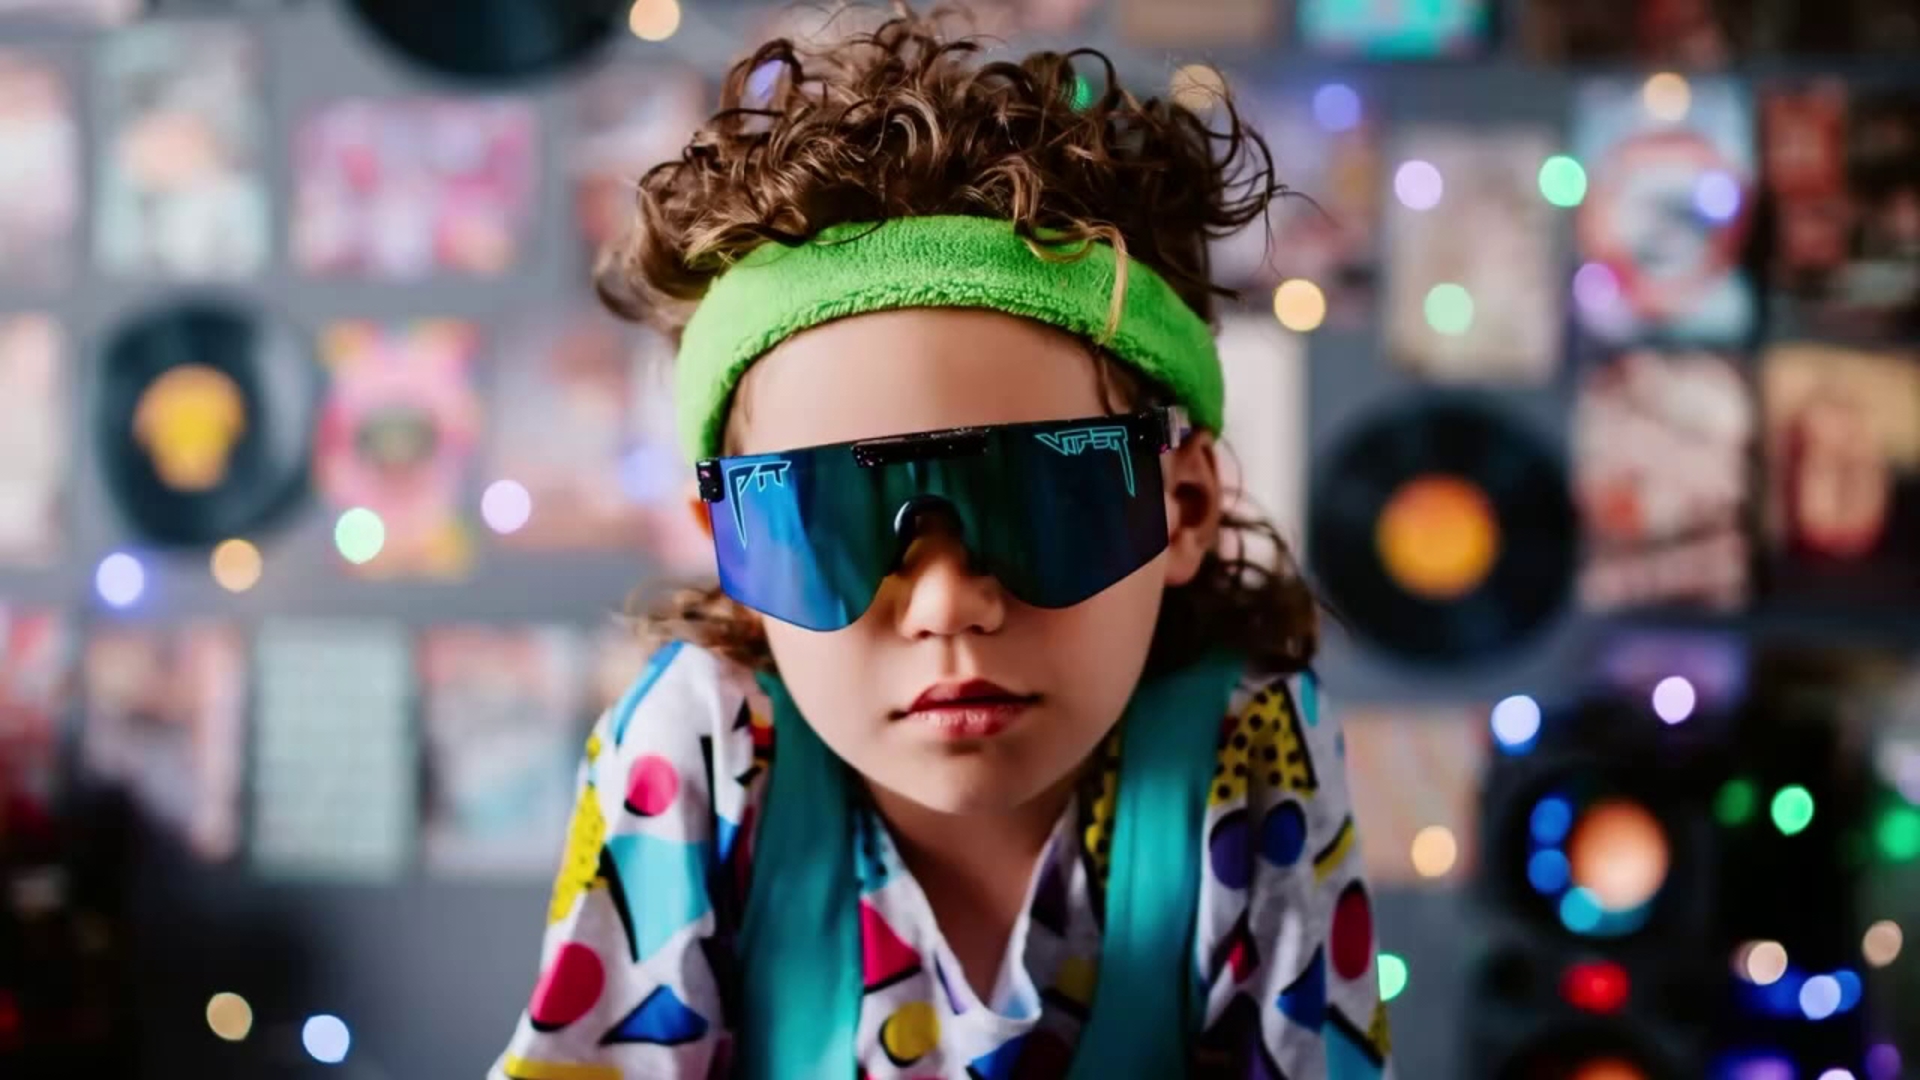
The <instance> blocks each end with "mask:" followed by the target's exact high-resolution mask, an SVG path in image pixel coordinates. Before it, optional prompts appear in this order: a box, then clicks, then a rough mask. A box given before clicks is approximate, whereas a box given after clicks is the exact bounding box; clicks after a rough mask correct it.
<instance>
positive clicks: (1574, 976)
mask: <svg viewBox="0 0 1920 1080" xmlns="http://www.w3.org/2000/svg"><path fill="white" fill-rule="evenodd" d="M1628 990H1629V986H1628V981H1627V973H1626V970H1625V969H1623V968H1622V967H1621V966H1620V965H1619V964H1615V963H1612V962H1610V961H1606V960H1594V961H1589V962H1587V963H1583V964H1575V965H1573V966H1572V967H1570V968H1568V969H1567V973H1566V974H1565V975H1564V976H1562V977H1561V979H1560V996H1561V997H1563V998H1565V999H1566V1001H1567V1004H1569V1005H1571V1006H1573V1007H1574V1008H1576V1009H1579V1010H1581V1011H1582V1012H1590V1013H1598V1014H1603V1015H1604V1014H1606V1013H1612V1012H1619V1011H1620V1007H1621V1006H1622V1005H1625V1004H1626V1003H1627V993H1628Z"/></svg>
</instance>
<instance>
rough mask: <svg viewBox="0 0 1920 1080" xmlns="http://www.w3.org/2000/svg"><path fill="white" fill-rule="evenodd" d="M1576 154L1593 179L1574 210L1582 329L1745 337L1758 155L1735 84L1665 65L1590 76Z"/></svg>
mask: <svg viewBox="0 0 1920 1080" xmlns="http://www.w3.org/2000/svg"><path fill="white" fill-rule="evenodd" d="M1573 156H1574V157H1575V158H1576V159H1577V160H1579V161H1580V162H1581V163H1582V164H1583V165H1584V166H1585V167H1586V170H1587V176H1588V187H1587V193H1586V199H1585V201H1584V202H1582V203H1581V205H1580V210H1579V214H1578V216H1577V217H1576V219H1575V238H1576V244H1577V246H1578V249H1579V256H1580V260H1581V265H1580V267H1579V269H1578V270H1577V271H1576V272H1575V274H1574V280H1573V292H1574V301H1575V310H1576V313H1577V315H1578V316H1579V319H1578V323H1579V325H1580V327H1581V328H1582V329H1583V330H1584V331H1585V332H1586V333H1587V334H1588V335H1590V336H1591V337H1593V338H1596V339H1598V340H1600V341H1603V342H1607V343H1614V344H1620V343H1634V342H1646V341H1658V342H1662V343H1669V344H1684V345H1738V344H1740V343H1742V342H1744V341H1746V340H1747V339H1748V338H1749V337H1750V336H1751V334H1752V332H1753V326H1754V319H1755V313H1756V306H1757V305H1756V298H1755V295H1754V288H1753V283H1752V281H1751V280H1750V279H1749V275H1748V273H1747V271H1746V270H1745V269H1744V260H1745V258H1746V249H1747V238H1748V232H1749V225H1750V223H1751V221H1752V217H1753V215H1752V207H1751V205H1750V204H1751V203H1752V202H1753V199H1754V174H1755V152H1754V146H1753V109H1752V106H1751V103H1750V101H1749V100H1748V98H1747V96H1746V93H1745V91H1744V90H1743V89H1742V87H1741V85H1740V84H1739V83H1737V82H1735V81H1733V80H1731V79H1726V78H1696V79H1692V80H1682V79H1680V77H1679V76H1676V75H1672V74H1670V73H1663V74H1661V75H1656V76H1653V77H1650V78H1648V79H1646V80H1645V81H1628V80H1616V79H1603V80H1596V81H1593V82H1589V83H1587V84H1586V85H1584V86H1582V87H1581V88H1580V90H1579V92H1578V93H1577V94H1576V96H1575V99H1574V119H1573Z"/></svg>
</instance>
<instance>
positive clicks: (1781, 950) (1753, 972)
mask: <svg viewBox="0 0 1920 1080" xmlns="http://www.w3.org/2000/svg"><path fill="white" fill-rule="evenodd" d="M1740 953H1741V958H1740V963H1739V970H1740V976H1741V977H1742V978H1744V979H1746V980H1747V981H1748V982H1750V983H1752V984H1753V985H1755V986H1772V985H1773V984H1774V983H1777V982H1779V981H1780V980H1781V979H1782V978H1784V977H1785V976H1786V974H1787V948H1786V946H1784V945H1782V944H1780V943H1779V942H1777V941H1753V942H1748V943H1747V944H1746V945H1743V946H1741V948H1740Z"/></svg>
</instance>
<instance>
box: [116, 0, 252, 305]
mask: <svg viewBox="0 0 1920 1080" xmlns="http://www.w3.org/2000/svg"><path fill="white" fill-rule="evenodd" d="M99 75H100V97H101V112H102V115H103V116H104V117H105V124H104V138H103V140H102V145H101V147H100V151H99V155H98V161H99V176H100V180H99V190H98V191H97V192H96V194H95V213H96V219H95V224H94V230H93V236H94V250H95V255H96V258H97V259H98V260H99V262H100V265H101V266H102V267H103V268H104V269H105V270H107V272H109V273H113V274H118V275H122V276H158V277H169V278H186V279H194V280H205V279H221V280H231V279H235V278H243V277H247V276H250V275H252V274H255V273H258V272H259V271H260V270H261V269H262V268H264V267H265V265H266V262H267V258H268V252H269V247H270V241H269V224H268V223H269V219H270V215H271V207H270V203H269V197H268V194H267V180H266V176H265V174H264V171H263V170H264V155H265V154H266V152H267V151H266V146H267V124H266V117H265V115H264V113H263V112H262V103H263V102H264V101H265V100H266V94H265V89H264V85H263V77H262V71H261V57H260V50H259V43H258V42H257V41H255V40H254V38H253V37H251V36H250V35H249V34H248V33H247V32H246V31H245V30H243V29H241V28H239V27H237V26H233V25H228V24H219V23H191V22H162V23H144V24H141V25H139V26H135V27H132V28H129V29H127V30H125V31H122V32H120V33H116V34H113V35H111V36H109V37H107V38H104V39H103V41H102V44H101V47H100V52H99Z"/></svg>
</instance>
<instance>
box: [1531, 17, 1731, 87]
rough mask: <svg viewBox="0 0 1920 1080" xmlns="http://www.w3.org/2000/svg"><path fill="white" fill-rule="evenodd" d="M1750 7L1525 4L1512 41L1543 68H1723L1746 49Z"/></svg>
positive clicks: (1695, 69) (1694, 69)
mask: <svg viewBox="0 0 1920 1080" xmlns="http://www.w3.org/2000/svg"><path fill="white" fill-rule="evenodd" d="M1756 6H1757V5H1756V3H1755V0H1626V2H1624V3H1623V2H1621V0H1527V3H1526V4H1525V6H1524V7H1523V8H1522V10H1521V21H1520V26H1521V31H1520V37H1521V41H1522V44H1523V47H1524V49H1525V51H1526V53H1527V54H1528V55H1529V56H1530V57H1531V58H1533V59H1536V60H1542V61H1546V62H1548V63H1556V64H1559V63H1569V62H1571V63H1582V62H1587V63H1591V62H1638V63H1643V64H1663V65H1671V66H1673V67H1677V68H1684V69H1687V70H1693V71H1699V70H1707V69H1713V68H1723V67H1726V66H1727V65H1728V64H1731V63H1733V62H1734V61H1736V60H1737V59H1739V58H1740V57H1742V56H1744V55H1746V54H1747V53H1748V52H1749V51H1750V49H1751V48H1752V47H1753V33H1752V31H1753V26H1754V17H1755V12H1754V9H1755V7H1756Z"/></svg>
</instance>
